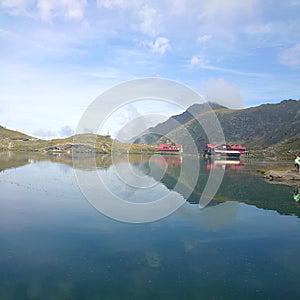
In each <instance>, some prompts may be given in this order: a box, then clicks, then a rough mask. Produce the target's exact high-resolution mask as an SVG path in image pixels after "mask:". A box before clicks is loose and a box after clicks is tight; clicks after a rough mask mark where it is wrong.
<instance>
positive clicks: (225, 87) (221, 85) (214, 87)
mask: <svg viewBox="0 0 300 300" xmlns="http://www.w3.org/2000/svg"><path fill="white" fill-rule="evenodd" d="M203 93H204V94H205V95H206V97H207V98H208V100H209V101H213V102H217V103H219V104H221V105H224V106H226V107H229V108H241V107H242V97H241V95H240V91H239V89H238V87H237V86H235V85H234V84H231V83H229V82H227V81H225V80H224V79H223V78H217V79H215V78H212V79H209V80H207V81H205V82H204V87H203Z"/></svg>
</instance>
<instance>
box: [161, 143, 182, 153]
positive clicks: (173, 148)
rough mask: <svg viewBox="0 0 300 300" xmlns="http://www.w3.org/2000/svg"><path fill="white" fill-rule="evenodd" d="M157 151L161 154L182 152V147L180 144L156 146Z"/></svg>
mask: <svg viewBox="0 0 300 300" xmlns="http://www.w3.org/2000/svg"><path fill="white" fill-rule="evenodd" d="M157 150H158V151H162V152H183V147H182V145H180V144H175V143H172V144H160V145H159V146H158V149H157Z"/></svg>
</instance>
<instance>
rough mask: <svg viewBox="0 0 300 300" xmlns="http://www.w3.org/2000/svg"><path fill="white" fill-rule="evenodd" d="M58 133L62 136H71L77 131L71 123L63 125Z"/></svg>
mask: <svg viewBox="0 0 300 300" xmlns="http://www.w3.org/2000/svg"><path fill="white" fill-rule="evenodd" d="M58 133H59V135H60V136H61V137H69V136H71V135H73V134H74V133H75V131H74V130H73V129H72V128H71V126H70V125H66V126H63V127H62V128H61V129H60V130H59V132H58Z"/></svg>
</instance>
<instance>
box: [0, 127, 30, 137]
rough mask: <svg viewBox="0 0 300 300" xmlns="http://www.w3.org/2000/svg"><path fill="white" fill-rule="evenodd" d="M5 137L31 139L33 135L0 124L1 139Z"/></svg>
mask: <svg viewBox="0 0 300 300" xmlns="http://www.w3.org/2000/svg"><path fill="white" fill-rule="evenodd" d="M3 138H8V139H30V138H32V137H31V136H29V135H27V134H25V133H22V132H19V131H15V130H11V129H7V128H5V127H3V126H1V125H0V139H3Z"/></svg>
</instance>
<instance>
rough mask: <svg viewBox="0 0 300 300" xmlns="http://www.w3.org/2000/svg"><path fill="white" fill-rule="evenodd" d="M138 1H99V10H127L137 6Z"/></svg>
mask: <svg viewBox="0 0 300 300" xmlns="http://www.w3.org/2000/svg"><path fill="white" fill-rule="evenodd" d="M137 3H138V2H137V1H136V0H130V1H128V0H97V6H98V8H108V9H110V8H126V7H130V6H135V5H137Z"/></svg>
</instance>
